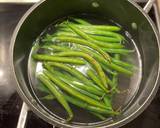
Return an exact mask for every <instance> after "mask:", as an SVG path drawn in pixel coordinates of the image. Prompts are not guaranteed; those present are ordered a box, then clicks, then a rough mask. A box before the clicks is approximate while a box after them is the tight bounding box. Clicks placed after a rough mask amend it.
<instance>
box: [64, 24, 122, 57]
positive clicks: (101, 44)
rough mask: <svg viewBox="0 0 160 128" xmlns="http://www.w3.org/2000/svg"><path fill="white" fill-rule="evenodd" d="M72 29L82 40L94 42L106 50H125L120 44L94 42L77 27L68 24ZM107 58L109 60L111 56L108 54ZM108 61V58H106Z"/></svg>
mask: <svg viewBox="0 0 160 128" xmlns="http://www.w3.org/2000/svg"><path fill="white" fill-rule="evenodd" d="M67 25H68V27H70V29H72V30H73V31H74V32H75V33H77V34H78V35H79V36H81V37H82V38H84V39H86V40H88V41H89V42H93V43H94V44H96V45H98V46H101V47H105V48H123V45H121V44H118V43H107V42H100V41H97V40H94V39H93V38H92V37H90V36H89V35H87V34H86V33H84V32H83V31H82V30H80V29H78V28H76V27H75V25H71V24H67ZM106 56H107V57H108V58H109V57H110V56H109V55H108V54H106ZM106 59H107V58H106Z"/></svg>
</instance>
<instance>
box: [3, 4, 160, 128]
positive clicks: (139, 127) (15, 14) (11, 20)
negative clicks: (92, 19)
mask: <svg viewBox="0 0 160 128" xmlns="http://www.w3.org/2000/svg"><path fill="white" fill-rule="evenodd" d="M31 5H32V4H14V3H12V4H0V55H1V56H0V80H1V81H0V128H18V127H17V122H18V119H19V115H20V111H21V108H22V103H23V102H22V100H21V99H20V97H19V96H18V94H17V93H16V89H15V85H16V84H15V82H14V80H12V78H11V72H10V68H9V66H8V65H9V58H8V53H9V45H10V38H11V35H12V33H13V30H14V28H15V26H16V24H17V23H18V21H19V19H20V18H21V16H22V15H23V14H24V13H25V12H26V10H27V9H28V8H29V7H30V6H31ZM141 5H142V6H143V5H144V3H142V4H141ZM150 16H151V18H152V20H153V21H154V22H156V21H158V20H160V19H159V18H157V17H156V16H158V15H157V12H156V6H155V7H154V8H152V10H151V11H150ZM157 19H158V20H157ZM4 70H5V72H4ZM23 105H24V104H23ZM23 107H24V106H23ZM19 128H22V127H19ZM26 128H53V126H51V125H49V124H48V123H46V122H44V121H43V120H41V119H40V118H38V117H37V116H36V115H35V114H34V113H32V112H29V113H28V116H27V121H26ZM122 128H160V89H159V91H158V93H157V95H156V97H155V98H154V100H153V101H152V103H151V104H150V106H149V107H148V108H147V109H146V110H145V111H144V112H143V113H142V114H141V115H140V116H139V117H138V118H136V119H135V120H134V121H132V122H130V123H129V124H127V125H125V126H123V127H122Z"/></svg>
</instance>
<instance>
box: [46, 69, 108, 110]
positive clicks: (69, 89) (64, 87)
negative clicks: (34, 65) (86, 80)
mask: <svg viewBox="0 0 160 128" xmlns="http://www.w3.org/2000/svg"><path fill="white" fill-rule="evenodd" d="M44 74H45V75H46V76H47V77H49V78H50V79H51V80H52V81H53V82H54V83H55V84H56V85H57V86H58V87H60V88H61V89H62V90H64V91H66V92H67V93H69V94H70V95H72V96H74V97H77V98H79V99H81V100H82V101H85V102H87V103H89V104H91V105H94V106H97V107H100V108H106V107H105V105H104V103H101V102H98V101H96V100H93V99H92V98H90V97H88V96H85V95H83V94H81V93H80V92H78V91H76V90H75V89H74V88H72V87H69V85H67V84H66V83H64V82H63V81H61V80H60V79H59V78H57V77H56V76H53V75H52V73H50V72H49V71H47V70H45V71H44Z"/></svg>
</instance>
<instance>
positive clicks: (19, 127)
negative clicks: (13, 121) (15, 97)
mask: <svg viewBox="0 0 160 128" xmlns="http://www.w3.org/2000/svg"><path fill="white" fill-rule="evenodd" d="M28 111H29V108H28V106H27V105H26V103H24V102H23V105H22V109H21V112H20V116H19V119H18V124H17V128H25V124H26V120H27V116H28Z"/></svg>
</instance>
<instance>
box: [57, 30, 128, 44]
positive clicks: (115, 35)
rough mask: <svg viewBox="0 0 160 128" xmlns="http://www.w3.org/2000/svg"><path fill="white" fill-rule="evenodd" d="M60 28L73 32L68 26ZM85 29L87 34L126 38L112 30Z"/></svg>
mask: <svg viewBox="0 0 160 128" xmlns="http://www.w3.org/2000/svg"><path fill="white" fill-rule="evenodd" d="M59 30H61V31H65V32H71V30H70V29H68V28H60V29H59ZM83 31H84V32H85V33H87V34H91V35H100V36H106V37H114V38H117V39H119V40H121V41H122V40H125V38H124V37H123V36H122V35H120V34H118V33H115V32H111V31H103V30H93V29H83Z"/></svg>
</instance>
